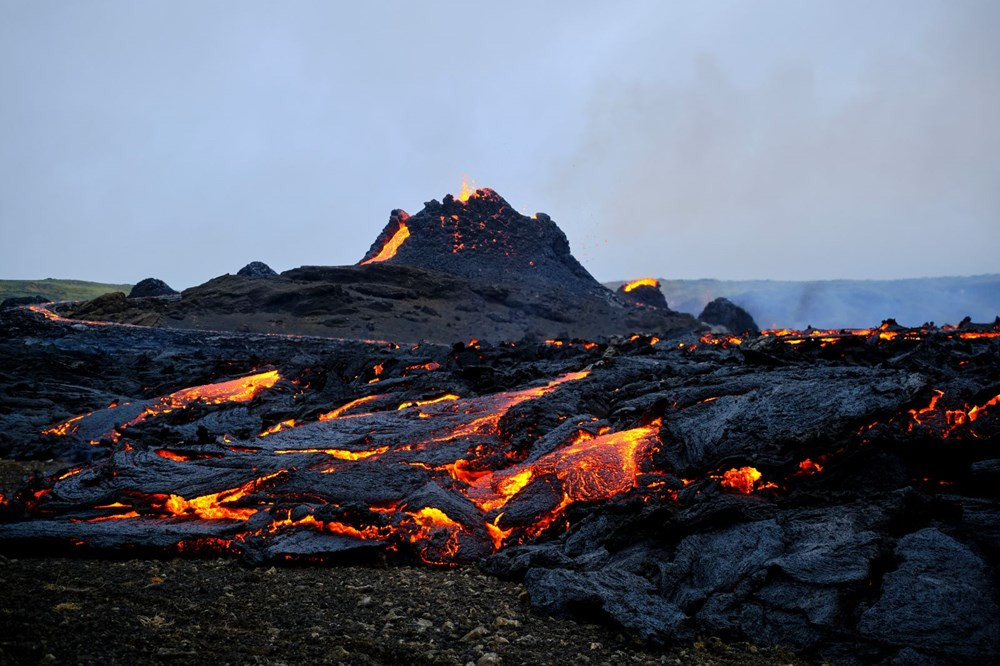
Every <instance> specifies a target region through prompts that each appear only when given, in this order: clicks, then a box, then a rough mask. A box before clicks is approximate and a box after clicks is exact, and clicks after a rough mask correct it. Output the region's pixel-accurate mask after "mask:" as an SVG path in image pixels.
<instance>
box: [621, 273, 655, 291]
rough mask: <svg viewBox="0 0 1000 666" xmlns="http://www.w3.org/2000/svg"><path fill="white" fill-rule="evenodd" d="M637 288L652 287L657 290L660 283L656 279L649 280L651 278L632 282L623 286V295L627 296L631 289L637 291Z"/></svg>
mask: <svg viewBox="0 0 1000 666" xmlns="http://www.w3.org/2000/svg"><path fill="white" fill-rule="evenodd" d="M639 287H653V288H654V289H659V288H660V281H659V280H657V279H656V278H651V277H644V278H639V279H638V280H632V281H631V282H629V283H628V284H627V285H625V288H624V289H625V293H626V294H627V293H628V292H630V291H632V290H633V289H637V288H639Z"/></svg>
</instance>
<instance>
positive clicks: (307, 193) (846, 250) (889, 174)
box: [0, 0, 1000, 288]
mask: <svg viewBox="0 0 1000 666" xmlns="http://www.w3.org/2000/svg"><path fill="white" fill-rule="evenodd" d="M998 119H1000V2H997V0H984V1H982V2H976V1H971V0H944V1H941V2H936V1H931V0H920V1H913V0H905V1H900V2H889V1H875V2H872V1H870V0H866V1H863V2H849V1H845V0H836V1H831V2H820V1H818V0H810V1H805V2H803V1H801V0H787V1H784V2H764V1H757V2H751V1H748V0H735V1H733V2H723V1H713V2H700V1H699V2H683V3H681V2H669V3H668V2H663V1H662V0H654V1H651V2H613V3H612V2H580V1H574V2H568V1H567V2H559V3H557V2H552V3H544V5H543V3H539V2H511V1H509V0H508V1H506V2H502V3H479V2H468V1H466V2H354V3H346V2H332V1H326V0H323V1H316V2H306V1H298V2H263V1H261V2H250V1H247V0H239V1H235V0H234V1H232V2H211V1H209V0H169V1H167V0H165V1H159V2H157V1H152V0H145V1H138V0H116V1H100V0H89V1H87V2H81V1H79V0H64V1H61V2H58V1H54V0H53V1H40V0H0V224H2V225H3V226H2V242H0V278H39V277H64V278H79V279H88V280H97V281H107V282H135V281H138V280H139V279H142V278H144V277H148V276H156V277H160V278H163V279H165V280H166V281H167V282H168V283H170V284H171V285H172V286H174V287H176V288H184V287H189V286H193V285H195V284H198V283H200V282H203V281H205V280H207V279H209V278H211V277H214V276H216V275H220V274H223V273H227V272H231V273H234V272H236V271H237V270H238V269H239V268H240V267H241V266H243V265H244V264H245V263H247V262H249V261H251V260H262V261H265V262H267V263H268V264H270V265H271V266H272V267H273V268H275V269H276V270H279V271H281V270H285V269H288V268H293V267H295V266H299V265H303V264H325V265H336V264H350V263H355V262H357V261H358V260H359V259H360V258H361V257H362V255H363V254H364V253H365V251H366V250H367V249H368V247H369V245H370V244H371V243H372V241H373V240H374V239H375V236H376V235H377V234H378V233H379V231H380V230H381V229H382V227H383V226H384V224H385V223H386V222H387V220H388V215H389V211H390V210H391V209H392V208H397V207H398V208H403V209H405V210H407V211H409V212H410V213H415V212H416V211H418V210H419V209H420V208H421V207H422V205H423V202H424V201H427V200H429V199H432V198H437V199H440V198H442V197H443V196H444V195H445V194H447V193H448V192H455V191H456V190H457V189H458V186H459V183H460V181H461V177H462V175H463V174H465V175H468V176H469V177H470V178H473V179H475V181H476V182H477V183H478V184H479V185H480V186H489V187H492V188H494V189H495V190H497V191H498V192H499V193H500V194H501V195H502V196H504V197H505V198H506V199H507V200H508V201H509V202H510V203H511V204H512V205H513V206H514V207H515V208H517V209H518V210H520V211H521V212H524V213H526V214H531V213H534V212H536V211H544V212H547V213H549V214H550V215H552V217H553V219H554V220H555V221H556V222H557V223H558V224H559V225H560V226H561V227H562V229H563V230H564V231H565V232H566V234H567V236H568V237H569V240H570V245H571V247H572V249H573V251H574V254H576V256H577V258H579V259H580V260H581V261H582V262H583V264H584V265H585V266H586V267H587V268H588V269H589V270H590V271H591V273H593V274H594V276H595V277H597V278H598V279H599V280H602V281H607V280H613V279H625V278H633V277H637V276H640V275H657V276H662V277H668V278H699V277H717V278H725V279H741V278H773V279H822V278H899V277H917V276H928V275H930V276H933V275H968V274H976V273H986V272H1000V261H998V256H1000V253H998V250H1000V122H998Z"/></svg>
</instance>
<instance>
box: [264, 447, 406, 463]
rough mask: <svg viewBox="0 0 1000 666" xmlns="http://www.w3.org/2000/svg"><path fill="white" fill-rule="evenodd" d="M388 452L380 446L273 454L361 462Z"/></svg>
mask: <svg viewBox="0 0 1000 666" xmlns="http://www.w3.org/2000/svg"><path fill="white" fill-rule="evenodd" d="M388 450H389V447H388V446H380V447H377V448H374V449H368V450H366V451H348V450H347V449H277V450H276V451H274V453H277V454H281V455H284V454H288V453H323V454H325V455H328V456H332V457H334V458H337V459H338V460H363V459H365V458H371V457H372V456H377V455H381V454H383V453H385V452H386V451H388Z"/></svg>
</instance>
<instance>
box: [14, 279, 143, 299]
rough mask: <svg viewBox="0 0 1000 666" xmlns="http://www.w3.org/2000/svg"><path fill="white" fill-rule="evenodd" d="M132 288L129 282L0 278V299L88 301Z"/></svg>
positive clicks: (126, 291)
mask: <svg viewBox="0 0 1000 666" xmlns="http://www.w3.org/2000/svg"><path fill="white" fill-rule="evenodd" d="M130 289H132V285H130V284H104V283H101V282H85V281H84V280H56V279H54V278H45V279H44V280H0V301H2V300H3V299H5V298H12V297H14V296H35V295H37V296H44V297H45V298H48V299H51V300H53V301H88V300H91V299H93V298H97V297H98V296H100V295H101V294H106V293H108V292H109V291H124V292H125V293H126V294H127V293H128V292H129V290H130Z"/></svg>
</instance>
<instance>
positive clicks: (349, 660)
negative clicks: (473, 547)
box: [0, 558, 805, 666]
mask: <svg viewBox="0 0 1000 666" xmlns="http://www.w3.org/2000/svg"><path fill="white" fill-rule="evenodd" d="M0 599H2V600H3V601H2V607H0V661H2V662H3V663H12V664H36V663H82V664H108V663H150V662H157V663H165V662H169V663H268V664H271V663H332V664H336V663H345V664H385V663H396V664H405V663H411V664H467V663H470V662H471V663H474V664H477V665H478V666H486V665H489V664H525V663H531V664H535V663H537V664H688V663H695V664H745V665H750V664H801V663H805V662H802V661H800V660H798V659H796V658H794V657H793V656H792V655H791V654H788V653H785V652H782V651H779V650H764V649H757V648H756V647H754V646H750V645H745V644H739V645H725V644H723V643H722V642H721V641H718V640H713V639H708V640H705V641H698V642H696V643H694V644H693V645H690V646H686V647H680V648H673V649H670V650H668V651H660V652H657V651H650V650H644V649H642V647H641V646H638V645H636V644H634V643H632V642H630V641H629V639H627V638H626V637H624V636H622V635H620V634H618V633H617V632H615V631H613V630H610V629H607V628H604V627H599V626H595V625H583V624H578V623H576V622H573V621H570V620H560V619H556V618H547V617H540V616H538V615H535V614H534V613H532V612H531V610H530V609H529V608H528V605H527V603H526V601H527V600H526V593H525V592H524V589H523V587H522V586H521V585H519V584H516V583H510V582H504V581H500V580H497V579H495V578H490V577H488V576H484V575H482V574H481V573H479V572H478V571H476V570H475V569H474V568H465V569H458V570H433V569H425V568H413V567H392V568H385V569H373V568H366V567H301V568H270V569H264V568H261V569H247V568H245V567H242V566H241V565H240V564H239V563H237V562H235V561H231V560H161V561H157V560H152V561H150V560H125V561H107V560H83V559H54V558H40V559H10V560H3V561H2V562H0Z"/></svg>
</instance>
